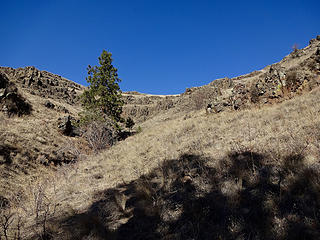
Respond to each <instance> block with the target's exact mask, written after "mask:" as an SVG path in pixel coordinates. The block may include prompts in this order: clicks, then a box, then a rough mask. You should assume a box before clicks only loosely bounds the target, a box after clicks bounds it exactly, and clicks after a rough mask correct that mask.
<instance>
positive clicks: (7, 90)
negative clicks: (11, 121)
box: [0, 72, 32, 116]
mask: <svg viewBox="0 0 320 240" xmlns="http://www.w3.org/2000/svg"><path fill="white" fill-rule="evenodd" d="M0 110H1V111H2V112H4V113H5V114H6V115H8V116H11V115H18V116H21V115H25V114H30V112H31V110H32V107H31V104H30V103H29V102H28V101H27V100H26V99H25V98H24V97H22V95H21V94H20V93H18V88H17V87H16V85H15V84H14V83H13V82H10V81H9V79H8V78H7V76H6V75H5V74H4V73H1V72H0Z"/></svg>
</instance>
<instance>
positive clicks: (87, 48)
mask: <svg viewBox="0 0 320 240" xmlns="http://www.w3.org/2000/svg"><path fill="white" fill-rule="evenodd" d="M319 10H320V1H319V0H290V1H281V0H278V1H273V0H269V1H257V0H255V1H227V0H224V1H205V0H197V1H196V0H193V1H191V0H183V1H179V0H176V1H174V0H171V1H168V0H161V1H158V0H149V1H147V0H137V1H135V0H131V1H130V0H127V1H125V0H118V1H116V0H114V1H111V0H110V1H109V0H105V1H97V0H91V1H89V0H87V1H85V0H77V1H76V0H69V1H68V0H64V1H62V0H57V1H53V0H41V1H33V0H30V1H21V0H20V1H18V0H17V1H15V0H12V1H3V0H2V1H1V14H0V35H1V37H0V65H1V66H10V67H14V68H17V67H25V66H35V67H37V68H39V69H41V70H47V71H49V72H52V73H55V74H59V75H61V76H63V77H66V78H68V79H70V80H73V81H75V82H78V83H81V84H84V85H85V84H86V80H85V78H86V76H87V70H86V68H87V66H88V65H89V64H90V65H97V63H98V57H99V56H100V54H101V52H102V50H103V49H105V50H107V51H110V52H112V54H113V59H114V62H113V63H114V65H115V67H117V68H118V73H119V76H120V78H121V79H122V82H121V84H120V87H121V89H122V90H123V91H129V90H136V91H139V92H145V93H153V94H175V93H182V92H184V91H185V88H186V87H192V86H200V85H204V84H207V83H209V82H211V81H212V80H214V79H217V78H222V77H234V76H238V75H240V74H245V73H248V72H251V71H254V70H258V69H261V68H263V67H264V66H266V65H269V64H272V63H274V62H277V61H279V60H281V59H282V58H283V57H284V56H285V55H287V54H288V53H290V52H291V51H292V48H291V47H292V46H293V45H294V44H298V46H299V47H305V46H306V45H307V44H308V41H309V40H310V39H311V38H315V37H316V35H319V34H320V14H319Z"/></svg>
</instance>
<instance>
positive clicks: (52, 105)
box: [44, 100, 55, 109]
mask: <svg viewBox="0 0 320 240" xmlns="http://www.w3.org/2000/svg"><path fill="white" fill-rule="evenodd" d="M44 106H45V107H47V108H51V109H53V108H54V107H55V105H54V104H53V103H52V102H50V101H49V100H46V101H45V103H44Z"/></svg>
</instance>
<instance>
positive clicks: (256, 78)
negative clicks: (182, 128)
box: [124, 36, 320, 121]
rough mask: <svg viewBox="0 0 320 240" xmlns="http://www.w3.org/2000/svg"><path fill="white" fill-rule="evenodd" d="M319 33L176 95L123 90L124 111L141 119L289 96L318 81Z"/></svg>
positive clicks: (262, 102) (238, 106)
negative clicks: (271, 59) (259, 64)
mask: <svg viewBox="0 0 320 240" xmlns="http://www.w3.org/2000/svg"><path fill="white" fill-rule="evenodd" d="M319 73H320V36H317V38H315V39H312V40H310V43H309V45H308V46H307V47H305V48H303V49H295V50H294V51H293V52H292V53H290V54H289V55H288V56H286V57H285V58H283V59H282V60H281V61H280V62H279V63H275V64H272V65H269V66H266V67H265V68H263V69H262V70H258V71H254V72H252V73H249V74H245V75H242V76H239V77H234V78H227V77H226V78H221V79H217V80H214V81H212V82H211V83H209V84H207V85H205V86H201V87H193V88H187V89H186V91H185V92H184V93H182V94H180V95H178V96H162V97H161V96H148V95H143V94H127V95H125V99H126V102H127V105H126V106H125V109H124V112H125V115H127V116H130V117H132V118H134V119H137V120H138V121H145V120H147V119H149V118H151V117H153V116H155V115H158V114H159V113H160V112H164V111H167V110H169V109H170V111H171V112H172V113H181V112H185V113H187V112H189V111H193V110H199V109H205V108H206V106H207V105H208V104H212V105H213V110H214V111H215V112H221V111H229V110H240V109H246V108H250V107H252V106H259V105H265V104H273V103H276V102H281V101H283V100H285V99H290V98H292V97H293V96H295V95H297V94H301V93H303V92H305V91H310V90H312V89H313V88H315V87H316V86H318V85H319V84H320V77H319Z"/></svg>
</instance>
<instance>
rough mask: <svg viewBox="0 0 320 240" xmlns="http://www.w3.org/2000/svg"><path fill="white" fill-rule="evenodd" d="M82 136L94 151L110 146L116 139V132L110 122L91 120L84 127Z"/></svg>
mask: <svg viewBox="0 0 320 240" xmlns="http://www.w3.org/2000/svg"><path fill="white" fill-rule="evenodd" d="M83 136H84V137H85V139H86V140H87V142H88V143H89V146H90V148H91V149H92V150H93V151H94V152H99V151H101V150H102V149H105V148H107V147H110V146H112V145H113V144H114V143H115V141H116V140H117V133H116V131H115V130H114V126H113V124H112V123H111V122H109V123H108V122H99V121H94V122H91V123H90V124H88V125H87V126H86V127H85V128H84V133H83Z"/></svg>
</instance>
